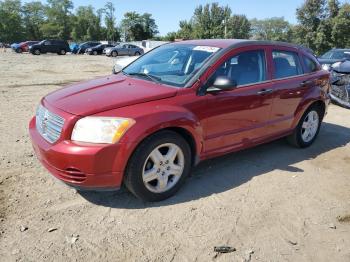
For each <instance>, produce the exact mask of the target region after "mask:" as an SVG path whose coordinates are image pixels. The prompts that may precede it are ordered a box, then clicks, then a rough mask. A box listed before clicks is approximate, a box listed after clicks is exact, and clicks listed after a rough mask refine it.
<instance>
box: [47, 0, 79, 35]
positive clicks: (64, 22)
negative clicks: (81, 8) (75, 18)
mask: <svg viewBox="0 0 350 262" xmlns="http://www.w3.org/2000/svg"><path fill="white" fill-rule="evenodd" d="M47 3H48V6H47V8H46V16H47V21H46V23H45V24H43V25H42V27H41V31H42V33H43V35H44V37H45V38H61V39H65V40H68V39H70V33H71V30H72V13H71V10H72V9H73V3H72V1H70V0H47Z"/></svg>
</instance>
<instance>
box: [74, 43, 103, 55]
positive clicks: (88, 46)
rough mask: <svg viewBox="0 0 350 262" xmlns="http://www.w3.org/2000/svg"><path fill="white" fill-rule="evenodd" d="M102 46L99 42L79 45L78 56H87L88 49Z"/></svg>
mask: <svg viewBox="0 0 350 262" xmlns="http://www.w3.org/2000/svg"><path fill="white" fill-rule="evenodd" d="M100 44H101V42H97V41H89V42H85V43H82V44H80V45H79V48H78V50H77V52H76V54H85V51H86V49H88V48H90V47H94V46H97V45H100Z"/></svg>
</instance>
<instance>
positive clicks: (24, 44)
mask: <svg viewBox="0 0 350 262" xmlns="http://www.w3.org/2000/svg"><path fill="white" fill-rule="evenodd" d="M37 43H39V41H26V42H22V43H20V44H18V45H17V46H16V49H15V51H16V53H22V52H28V51H29V47H30V46H32V45H35V44H37Z"/></svg>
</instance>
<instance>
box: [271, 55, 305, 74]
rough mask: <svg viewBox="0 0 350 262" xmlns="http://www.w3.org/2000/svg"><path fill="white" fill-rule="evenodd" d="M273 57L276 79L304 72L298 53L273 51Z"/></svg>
mask: <svg viewBox="0 0 350 262" xmlns="http://www.w3.org/2000/svg"><path fill="white" fill-rule="evenodd" d="M272 57H273V63H274V67H275V74H274V79H279V78H286V77H293V76H297V75H302V74H303V70H302V67H301V64H300V60H299V56H298V54H297V53H295V52H290V51H273V52H272Z"/></svg>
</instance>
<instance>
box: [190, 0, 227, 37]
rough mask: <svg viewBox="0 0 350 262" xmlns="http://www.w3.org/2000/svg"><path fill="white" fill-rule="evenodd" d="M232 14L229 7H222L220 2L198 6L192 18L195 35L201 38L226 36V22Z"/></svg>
mask: <svg viewBox="0 0 350 262" xmlns="http://www.w3.org/2000/svg"><path fill="white" fill-rule="evenodd" d="M230 15H231V9H230V8H229V7H221V6H219V4H218V3H212V4H206V5H205V6H202V5H200V6H198V7H197V8H196V9H195V11H194V15H193V17H192V19H191V21H192V23H193V24H192V27H193V34H194V35H193V37H194V38H200V39H205V38H206V39H211V38H224V37H225V23H228V21H229V19H230Z"/></svg>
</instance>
